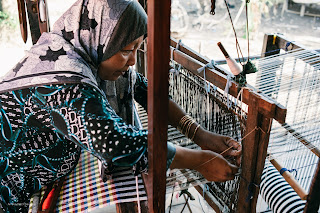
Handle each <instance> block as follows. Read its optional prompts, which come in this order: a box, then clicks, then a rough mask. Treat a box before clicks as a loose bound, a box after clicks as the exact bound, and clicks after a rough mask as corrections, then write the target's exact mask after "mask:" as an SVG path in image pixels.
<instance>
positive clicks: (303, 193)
mask: <svg viewBox="0 0 320 213" xmlns="http://www.w3.org/2000/svg"><path fill="white" fill-rule="evenodd" d="M268 157H269V161H270V162H271V163H272V165H273V166H274V167H275V168H276V169H277V170H278V171H279V172H280V174H281V175H282V176H283V178H284V179H285V180H286V181H287V182H288V184H289V185H290V186H291V187H292V189H293V190H294V191H295V192H297V194H298V195H299V197H300V198H301V200H307V197H308V193H307V192H306V190H305V189H304V188H302V187H301V186H300V184H299V183H298V182H297V181H296V179H295V178H294V177H293V175H292V174H291V173H290V172H289V171H288V170H286V169H285V168H283V166H282V165H281V164H280V163H279V162H278V161H277V160H276V159H274V158H273V157H272V155H271V154H268Z"/></svg>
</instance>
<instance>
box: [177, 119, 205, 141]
mask: <svg viewBox="0 0 320 213" xmlns="http://www.w3.org/2000/svg"><path fill="white" fill-rule="evenodd" d="M194 123H196V121H195V120H193V119H192V118H191V117H190V116H189V115H185V116H183V117H182V118H181V119H180V122H179V125H178V127H177V128H178V130H179V131H180V132H181V133H182V134H184V135H185V136H186V137H188V138H190V137H189V134H190V129H191V126H192V125H193V124H194ZM199 127H200V124H198V126H197V127H196V128H195V129H194V131H193V133H192V137H191V138H190V139H191V140H193V139H194V137H195V135H196V133H197V131H198V129H199Z"/></svg>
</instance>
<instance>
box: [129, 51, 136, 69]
mask: <svg viewBox="0 0 320 213" xmlns="http://www.w3.org/2000/svg"><path fill="white" fill-rule="evenodd" d="M136 55H137V51H133V52H132V53H131V54H130V57H129V59H128V62H127V65H129V66H133V65H135V63H136Z"/></svg>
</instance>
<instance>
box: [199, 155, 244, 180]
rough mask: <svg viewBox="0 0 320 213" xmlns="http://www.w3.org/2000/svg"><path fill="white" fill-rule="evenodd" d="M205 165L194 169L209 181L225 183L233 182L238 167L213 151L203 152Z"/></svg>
mask: <svg viewBox="0 0 320 213" xmlns="http://www.w3.org/2000/svg"><path fill="white" fill-rule="evenodd" d="M201 155H202V157H201V159H202V160H203V163H202V164H200V165H197V166H196V167H195V168H194V169H195V170H197V171H198V172H200V173H201V174H202V175H203V176H204V177H205V178H206V179H207V180H208V181H215V182H224V181H227V180H233V179H234V176H235V174H236V173H237V172H238V167H236V166H235V165H233V164H230V163H229V162H228V161H227V160H226V159H225V158H224V157H222V156H221V155H220V154H217V153H215V152H212V151H208V150H202V153H201Z"/></svg>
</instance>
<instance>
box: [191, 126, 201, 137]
mask: <svg viewBox="0 0 320 213" xmlns="http://www.w3.org/2000/svg"><path fill="white" fill-rule="evenodd" d="M199 127H200V124H198V126H197V127H196V128H195V129H194V131H193V135H192V137H191V140H192V141H193V139H194V137H195V136H196V133H197V131H198V129H199Z"/></svg>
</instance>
